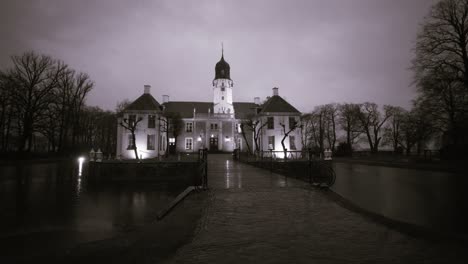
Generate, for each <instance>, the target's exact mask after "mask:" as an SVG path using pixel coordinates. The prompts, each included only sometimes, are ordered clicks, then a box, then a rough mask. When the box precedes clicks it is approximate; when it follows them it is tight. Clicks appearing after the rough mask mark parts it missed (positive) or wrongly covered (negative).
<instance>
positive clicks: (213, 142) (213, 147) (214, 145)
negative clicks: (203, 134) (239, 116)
mask: <svg viewBox="0 0 468 264" xmlns="http://www.w3.org/2000/svg"><path fill="white" fill-rule="evenodd" d="M210 151H218V138H210Z"/></svg>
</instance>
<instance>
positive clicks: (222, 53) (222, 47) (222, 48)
mask: <svg viewBox="0 0 468 264" xmlns="http://www.w3.org/2000/svg"><path fill="white" fill-rule="evenodd" d="M221 57H222V58H224V45H223V42H222V41H221Z"/></svg>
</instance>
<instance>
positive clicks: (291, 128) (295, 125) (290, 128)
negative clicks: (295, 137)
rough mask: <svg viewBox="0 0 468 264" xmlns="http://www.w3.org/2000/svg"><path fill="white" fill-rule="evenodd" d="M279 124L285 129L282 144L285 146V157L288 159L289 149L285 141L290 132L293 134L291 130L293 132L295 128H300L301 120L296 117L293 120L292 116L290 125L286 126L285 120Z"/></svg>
mask: <svg viewBox="0 0 468 264" xmlns="http://www.w3.org/2000/svg"><path fill="white" fill-rule="evenodd" d="M279 125H280V126H281V128H282V129H283V138H282V139H281V146H282V147H283V151H284V158H285V159H287V157H288V149H287V148H286V146H285V145H284V141H285V140H286V138H287V137H288V136H289V134H291V132H293V131H294V130H296V128H298V126H299V122H297V121H296V120H295V119H294V121H293V119H292V118H290V119H289V126H286V124H285V122H280V123H279Z"/></svg>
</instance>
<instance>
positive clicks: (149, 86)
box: [144, 84, 151, 94]
mask: <svg viewBox="0 0 468 264" xmlns="http://www.w3.org/2000/svg"><path fill="white" fill-rule="evenodd" d="M144 87H145V91H144V92H145V94H149V93H151V92H150V90H151V85H148V84H145V86H144Z"/></svg>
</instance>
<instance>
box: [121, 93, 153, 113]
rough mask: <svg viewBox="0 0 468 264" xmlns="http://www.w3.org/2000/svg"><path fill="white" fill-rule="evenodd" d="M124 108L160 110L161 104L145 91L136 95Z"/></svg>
mask: <svg viewBox="0 0 468 264" xmlns="http://www.w3.org/2000/svg"><path fill="white" fill-rule="evenodd" d="M125 110H158V111H160V110H161V105H160V104H159V103H158V101H156V99H154V97H153V96H152V95H151V94H149V93H145V94H143V95H141V96H140V97H138V98H137V99H136V100H135V101H133V103H131V104H130V105H129V106H127V107H126V108H125Z"/></svg>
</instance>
